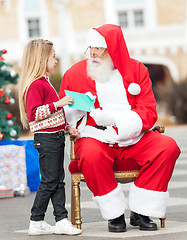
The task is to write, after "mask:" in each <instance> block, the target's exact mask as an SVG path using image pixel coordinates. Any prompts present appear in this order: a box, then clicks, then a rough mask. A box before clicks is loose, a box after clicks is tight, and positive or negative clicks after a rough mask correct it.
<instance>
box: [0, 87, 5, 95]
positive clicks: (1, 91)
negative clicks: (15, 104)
mask: <svg viewBox="0 0 187 240" xmlns="http://www.w3.org/2000/svg"><path fill="white" fill-rule="evenodd" d="M3 95H4V91H3V89H0V97H3Z"/></svg>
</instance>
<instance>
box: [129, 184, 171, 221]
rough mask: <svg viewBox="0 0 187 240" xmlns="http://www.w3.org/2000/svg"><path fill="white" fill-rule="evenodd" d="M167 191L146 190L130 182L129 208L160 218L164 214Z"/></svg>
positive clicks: (167, 196) (167, 197)
mask: <svg viewBox="0 0 187 240" xmlns="http://www.w3.org/2000/svg"><path fill="white" fill-rule="evenodd" d="M168 199H169V193H168V191H167V192H159V191H153V190H148V189H144V188H139V187H137V186H136V185H135V184H134V183H132V184H131V187H130V191H129V208H130V210H131V211H133V212H136V213H138V214H142V215H144V216H149V217H155V218H162V217H164V216H165V213H166V207H167V203H168Z"/></svg>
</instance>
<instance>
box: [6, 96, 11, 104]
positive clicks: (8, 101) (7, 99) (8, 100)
mask: <svg viewBox="0 0 187 240" xmlns="http://www.w3.org/2000/svg"><path fill="white" fill-rule="evenodd" d="M5 103H6V104H9V103H10V99H9V97H8V96H5Z"/></svg>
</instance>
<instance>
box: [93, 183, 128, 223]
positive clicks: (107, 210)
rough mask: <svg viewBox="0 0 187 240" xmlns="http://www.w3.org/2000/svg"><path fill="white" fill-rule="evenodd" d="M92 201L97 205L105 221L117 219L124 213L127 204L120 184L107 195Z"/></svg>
mask: <svg viewBox="0 0 187 240" xmlns="http://www.w3.org/2000/svg"><path fill="white" fill-rule="evenodd" d="M93 199H94V201H95V202H96V203H97V204H98V206H99V208H100V211H101V214H102V217H103V218H104V219H106V220H110V219H114V218H117V217H119V216H121V215H122V214H124V212H125V209H126V205H127V204H126V201H125V197H124V193H123V190H122V187H121V184H120V183H119V184H118V186H117V188H115V189H114V190H113V191H111V192H109V193H108V194H106V195H103V196H96V197H93Z"/></svg>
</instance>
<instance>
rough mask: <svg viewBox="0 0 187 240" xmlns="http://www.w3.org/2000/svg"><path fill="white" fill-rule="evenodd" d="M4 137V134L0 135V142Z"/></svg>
mask: <svg viewBox="0 0 187 240" xmlns="http://www.w3.org/2000/svg"><path fill="white" fill-rule="evenodd" d="M4 135H5V134H3V133H0V141H1V140H2V139H3V137H4Z"/></svg>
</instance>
